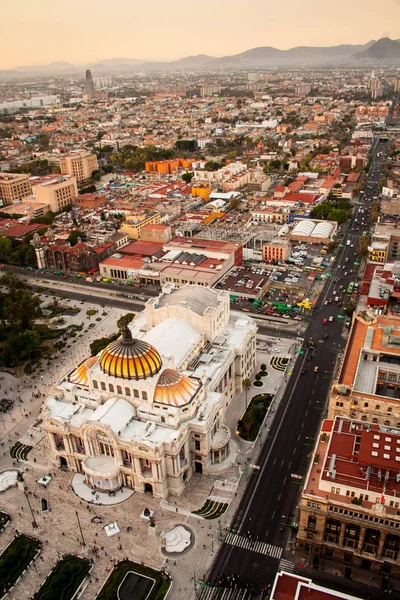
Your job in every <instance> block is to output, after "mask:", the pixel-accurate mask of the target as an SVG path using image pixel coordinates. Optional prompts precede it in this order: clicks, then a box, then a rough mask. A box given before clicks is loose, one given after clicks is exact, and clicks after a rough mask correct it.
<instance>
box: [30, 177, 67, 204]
mask: <svg viewBox="0 0 400 600" xmlns="http://www.w3.org/2000/svg"><path fill="white" fill-rule="evenodd" d="M31 184H32V190H33V193H34V195H35V196H36V200H37V201H38V202H42V203H44V204H46V203H47V204H48V205H49V206H50V210H51V211H53V212H58V211H60V210H62V209H63V208H65V207H66V206H69V205H70V204H73V202H74V199H75V198H76V196H77V195H78V187H77V185H76V178H75V177H72V176H71V175H61V176H60V175H44V176H43V177H31Z"/></svg>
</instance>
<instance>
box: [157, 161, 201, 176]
mask: <svg viewBox="0 0 400 600" xmlns="http://www.w3.org/2000/svg"><path fill="white" fill-rule="evenodd" d="M192 163H193V160H192V159H191V158H171V159H170V160H155V161H150V160H149V161H147V162H146V163H145V169H146V171H147V173H160V174H163V175H170V174H171V173H173V172H174V171H176V169H179V168H180V167H181V168H183V169H190V168H191V166H192Z"/></svg>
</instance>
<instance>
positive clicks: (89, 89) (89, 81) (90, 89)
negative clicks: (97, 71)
mask: <svg viewBox="0 0 400 600" xmlns="http://www.w3.org/2000/svg"><path fill="white" fill-rule="evenodd" d="M86 94H87V95H88V96H93V95H94V83H93V78H92V72H91V70H90V69H87V70H86Z"/></svg>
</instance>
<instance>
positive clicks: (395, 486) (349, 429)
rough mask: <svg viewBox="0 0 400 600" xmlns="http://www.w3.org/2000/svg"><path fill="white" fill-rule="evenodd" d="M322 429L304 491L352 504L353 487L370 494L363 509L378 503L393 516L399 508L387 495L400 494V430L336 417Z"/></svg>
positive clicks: (394, 495)
mask: <svg viewBox="0 0 400 600" xmlns="http://www.w3.org/2000/svg"><path fill="white" fill-rule="evenodd" d="M322 432H323V433H324V434H325V436H323V435H322V436H320V440H319V443H318V446H317V448H316V454H315V455H316V456H317V455H318V460H317V461H316V462H314V463H313V464H312V465H311V469H310V472H309V474H308V477H307V480H306V484H305V488H304V492H303V493H304V494H305V495H311V496H321V497H323V498H329V499H330V500H333V501H336V502H340V503H343V502H344V503H348V504H351V501H352V499H353V497H352V496H351V494H350V492H349V490H350V491H351V490H353V491H354V492H356V497H358V495H359V494H358V492H360V493H362V494H363V495H364V496H366V495H368V498H367V500H363V503H362V507H363V509H364V510H365V509H368V510H370V511H371V509H373V508H376V503H378V504H379V506H382V505H385V511H386V512H387V513H391V518H393V515H394V514H395V512H396V511H397V510H398V509H396V508H393V507H391V506H389V500H388V497H389V498H390V499H395V498H397V499H398V498H399V495H400V475H399V473H400V429H397V428H393V427H386V426H383V425H378V424H373V423H366V422H364V421H357V420H355V419H349V418H347V417H336V418H335V420H334V421H333V420H325V421H324V422H323V424H322ZM347 492H349V493H347ZM354 508H355V509H356V508H357V506H355V505H354ZM397 526H400V523H397V525H396V527H397Z"/></svg>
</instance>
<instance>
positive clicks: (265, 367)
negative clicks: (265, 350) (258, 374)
mask: <svg viewBox="0 0 400 600" xmlns="http://www.w3.org/2000/svg"><path fill="white" fill-rule="evenodd" d="M266 370H267V365H266V364H264V363H263V364H262V365H261V371H266Z"/></svg>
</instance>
